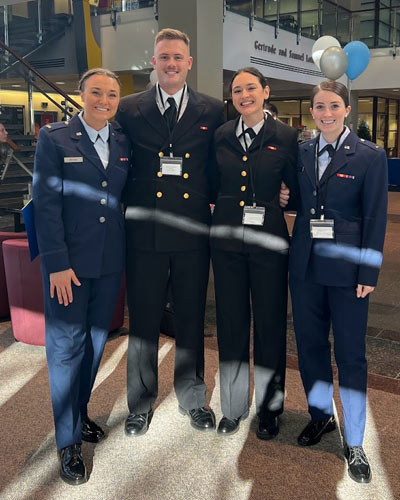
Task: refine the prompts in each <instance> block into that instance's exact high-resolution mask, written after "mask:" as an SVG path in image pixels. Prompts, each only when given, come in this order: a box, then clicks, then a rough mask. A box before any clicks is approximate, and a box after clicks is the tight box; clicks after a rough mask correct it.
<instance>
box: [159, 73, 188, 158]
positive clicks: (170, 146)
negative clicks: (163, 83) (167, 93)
mask: <svg viewBox="0 0 400 500" xmlns="http://www.w3.org/2000/svg"><path fill="white" fill-rule="evenodd" d="M185 91H186V83H185V85H184V86H183V91H182V95H181V99H180V101H179V106H178V111H177V114H176V121H178V120H179V115H180V114H181V109H182V103H183V98H184V96H185ZM158 93H159V96H160V101H161V104H162V106H163V108H164V113H165V103H164V99H163V96H162V92H161V87H160V85H158ZM166 124H167V127H168V142H169V156H171V157H172V156H174V155H173V153H172V132H173V131H172V130H171V128H170V126H169V123H168V121H166Z"/></svg>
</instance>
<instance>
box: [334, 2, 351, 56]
mask: <svg viewBox="0 0 400 500" xmlns="http://www.w3.org/2000/svg"><path fill="white" fill-rule="evenodd" d="M337 20H338V22H337V28H336V38H337V39H338V40H339V42H340V43H341V45H342V47H344V46H345V45H346V43H349V42H350V41H351V32H350V30H351V13H350V12H349V11H348V10H345V9H341V8H340V7H338V12H337Z"/></svg>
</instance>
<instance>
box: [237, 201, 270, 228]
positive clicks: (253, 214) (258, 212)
mask: <svg viewBox="0 0 400 500" xmlns="http://www.w3.org/2000/svg"><path fill="white" fill-rule="evenodd" d="M264 219H265V207H257V206H249V205H246V206H244V207H243V217H242V224H244V225H246V226H263V225H264Z"/></svg>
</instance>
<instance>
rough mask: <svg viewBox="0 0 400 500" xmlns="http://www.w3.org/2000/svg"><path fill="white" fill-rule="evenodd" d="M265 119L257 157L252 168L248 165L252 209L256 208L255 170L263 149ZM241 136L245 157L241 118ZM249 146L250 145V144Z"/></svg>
mask: <svg viewBox="0 0 400 500" xmlns="http://www.w3.org/2000/svg"><path fill="white" fill-rule="evenodd" d="M265 121H266V120H265V117H264V123H263V126H262V130H263V132H262V136H261V142H260V147H259V148H258V152H257V156H256V161H255V165H254V167H253V164H252V163H251V162H250V164H249V170H250V186H251V192H252V200H253V207H255V206H256V190H255V181H256V169H257V166H258V163H259V160H260V154H261V149H262V147H263V143H264V136H265V128H266V127H265ZM242 136H243V142H244V150H245V152H246V156H247V154H248V151H249V146H247V141H246V134H245V133H244V123H243V118H242ZM250 146H251V144H250Z"/></svg>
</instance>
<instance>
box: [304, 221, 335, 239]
mask: <svg viewBox="0 0 400 500" xmlns="http://www.w3.org/2000/svg"><path fill="white" fill-rule="evenodd" d="M310 235H311V238H312V239H327V240H333V239H334V237H335V221H334V220H333V219H311V220H310Z"/></svg>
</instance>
